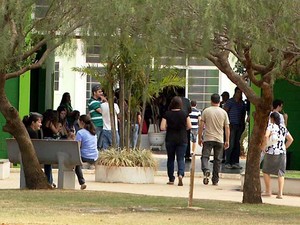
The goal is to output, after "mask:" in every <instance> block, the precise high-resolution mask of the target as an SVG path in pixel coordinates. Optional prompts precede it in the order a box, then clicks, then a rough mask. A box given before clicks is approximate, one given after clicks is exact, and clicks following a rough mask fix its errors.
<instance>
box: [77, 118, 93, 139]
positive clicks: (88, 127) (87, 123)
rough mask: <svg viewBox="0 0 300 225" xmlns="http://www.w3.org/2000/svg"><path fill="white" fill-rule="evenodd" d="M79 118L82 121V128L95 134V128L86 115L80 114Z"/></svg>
mask: <svg viewBox="0 0 300 225" xmlns="http://www.w3.org/2000/svg"><path fill="white" fill-rule="evenodd" d="M79 120H80V121H82V122H84V129H86V130H88V131H89V132H90V133H91V134H92V135H95V134H96V128H95V125H94V124H93V122H92V120H91V118H90V117H89V116H88V115H81V116H80V117H79Z"/></svg>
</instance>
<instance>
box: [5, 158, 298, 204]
mask: <svg viewBox="0 0 300 225" xmlns="http://www.w3.org/2000/svg"><path fill="white" fill-rule="evenodd" d="M155 157H156V158H158V160H159V162H160V163H159V164H160V165H159V170H161V169H162V168H163V167H164V164H165V161H166V156H165V155H156V156H155ZM198 158H199V157H198ZM199 160H200V159H197V160H196V163H197V165H198V164H199V163H198V161H199ZM187 166H188V165H187ZM165 171H166V170H164V171H158V172H157V174H156V176H155V179H154V184H123V183H99V182H95V175H94V171H92V170H84V177H85V179H86V184H87V190H94V191H109V192H120V193H132V194H143V195H151V196H168V197H184V198H186V199H187V202H188V196H189V183H190V177H189V176H188V175H189V173H188V172H187V173H186V176H185V177H184V179H183V184H184V185H183V187H179V186H177V185H173V186H170V185H166V182H167V181H168V178H167V176H166V172H165ZM53 175H54V180H55V181H57V170H54V174H53ZM19 177H20V175H19V171H18V170H16V169H14V170H12V172H11V174H10V177H9V178H8V179H5V180H0V189H18V188H19ZM240 187H241V181H240V179H239V171H232V173H231V174H230V173H221V179H220V182H219V186H212V185H211V183H210V184H209V185H203V183H202V178H201V173H200V172H199V166H197V167H196V176H195V185H194V195H193V196H194V199H212V200H226V201H234V202H242V198H243V193H242V192H241V191H240ZM76 189H79V184H78V183H77V182H76ZM263 202H264V203H268V204H274V205H286V206H297V207H300V197H299V196H286V195H285V196H284V198H283V199H276V195H273V196H272V197H264V198H263Z"/></svg>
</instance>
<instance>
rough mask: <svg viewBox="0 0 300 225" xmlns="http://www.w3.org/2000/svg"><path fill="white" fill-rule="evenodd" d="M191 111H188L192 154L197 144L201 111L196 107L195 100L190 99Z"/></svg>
mask: <svg viewBox="0 0 300 225" xmlns="http://www.w3.org/2000/svg"><path fill="white" fill-rule="evenodd" d="M191 106H192V112H191V113H190V115H189V116H190V118H191V123H192V129H191V142H192V153H193V154H194V153H195V151H196V146H197V143H196V142H197V136H198V128H199V123H200V120H201V112H200V110H198V109H197V102H196V101H194V100H192V101H191Z"/></svg>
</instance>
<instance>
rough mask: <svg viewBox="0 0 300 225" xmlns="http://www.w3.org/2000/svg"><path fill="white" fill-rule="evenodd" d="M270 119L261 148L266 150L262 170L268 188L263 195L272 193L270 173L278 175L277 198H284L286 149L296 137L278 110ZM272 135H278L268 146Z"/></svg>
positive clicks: (268, 195)
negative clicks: (281, 118)
mask: <svg viewBox="0 0 300 225" xmlns="http://www.w3.org/2000/svg"><path fill="white" fill-rule="evenodd" d="M270 121H271V122H270V123H269V125H268V127H267V131H266V134H265V137H264V140H263V143H262V144H261V149H262V151H263V152H265V156H264V164H263V169H262V172H263V174H264V182H265V186H266V190H265V192H264V193H263V194H262V195H263V196H267V197H270V196H271V195H272V191H271V176H270V175H271V174H273V175H277V176H278V193H277V197H276V198H278V199H282V195H283V186H284V174H285V170H286V150H287V148H288V147H290V145H291V144H292V143H293V141H294V139H293V137H292V135H291V134H290V133H289V131H288V130H287V128H286V127H285V126H284V125H282V124H281V121H280V115H279V113H278V112H272V113H271V115H270ZM271 135H276V137H277V138H276V139H277V140H276V141H274V143H271V145H269V146H267V142H268V139H269V138H270V137H271Z"/></svg>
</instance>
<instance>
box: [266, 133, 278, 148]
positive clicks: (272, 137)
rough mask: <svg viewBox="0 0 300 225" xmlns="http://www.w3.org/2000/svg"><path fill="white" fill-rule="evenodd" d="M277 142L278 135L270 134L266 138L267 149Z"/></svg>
mask: <svg viewBox="0 0 300 225" xmlns="http://www.w3.org/2000/svg"><path fill="white" fill-rule="evenodd" d="M278 141H279V137H278V134H277V133H275V132H272V133H271V134H270V136H269V138H268V141H267V147H270V146H272V145H275V144H276V143H277V142H278Z"/></svg>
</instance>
